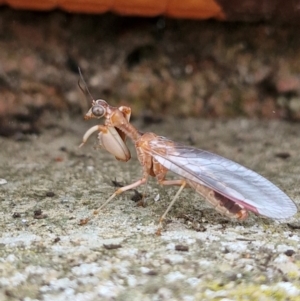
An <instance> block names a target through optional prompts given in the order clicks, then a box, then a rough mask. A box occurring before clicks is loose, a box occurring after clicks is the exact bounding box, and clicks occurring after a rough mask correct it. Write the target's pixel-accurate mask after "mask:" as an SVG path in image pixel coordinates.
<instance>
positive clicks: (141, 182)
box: [94, 177, 147, 214]
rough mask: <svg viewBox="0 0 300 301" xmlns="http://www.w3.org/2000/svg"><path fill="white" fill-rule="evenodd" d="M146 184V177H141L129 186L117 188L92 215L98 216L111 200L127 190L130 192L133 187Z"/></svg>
mask: <svg viewBox="0 0 300 301" xmlns="http://www.w3.org/2000/svg"><path fill="white" fill-rule="evenodd" d="M146 182H147V177H143V178H142V179H140V180H138V181H136V182H134V183H132V184H130V185H127V186H124V187H121V188H119V189H118V190H116V191H115V193H114V194H112V195H111V196H110V197H109V198H108V199H107V200H106V201H105V202H104V203H103V204H102V205H101V206H100V207H99V208H98V209H97V210H95V211H94V214H98V213H99V211H100V210H101V209H102V208H104V207H105V206H106V205H107V204H108V203H109V202H110V201H111V200H112V199H113V198H115V197H116V196H117V195H119V194H121V193H123V192H125V191H127V190H130V189H132V188H135V187H138V186H140V185H142V184H145V183H146Z"/></svg>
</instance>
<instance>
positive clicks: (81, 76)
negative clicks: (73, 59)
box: [78, 66, 94, 100]
mask: <svg viewBox="0 0 300 301" xmlns="http://www.w3.org/2000/svg"><path fill="white" fill-rule="evenodd" d="M78 71H79V75H80V79H79V80H78V87H79V88H80V90H81V91H82V93H83V94H85V91H87V92H88V94H89V95H90V97H91V100H94V97H93V96H92V94H91V93H90V90H89V88H88V86H87V84H86V82H85V80H84V78H83V75H82V73H81V69H80V67H79V66H78ZM80 80H82V82H83V84H84V87H85V91H84V90H83V88H82V87H81V86H80Z"/></svg>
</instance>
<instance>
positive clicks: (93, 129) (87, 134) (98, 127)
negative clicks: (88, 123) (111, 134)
mask: <svg viewBox="0 0 300 301" xmlns="http://www.w3.org/2000/svg"><path fill="white" fill-rule="evenodd" d="M97 131H99V132H101V131H106V127H105V126H104V125H101V124H99V125H95V126H93V127H91V128H90V129H88V130H87V131H86V132H85V134H84V136H83V138H82V143H81V144H80V145H79V147H82V146H83V145H84V144H85V143H86V142H87V140H88V139H89V137H90V136H91V135H92V134H93V133H94V132H97Z"/></svg>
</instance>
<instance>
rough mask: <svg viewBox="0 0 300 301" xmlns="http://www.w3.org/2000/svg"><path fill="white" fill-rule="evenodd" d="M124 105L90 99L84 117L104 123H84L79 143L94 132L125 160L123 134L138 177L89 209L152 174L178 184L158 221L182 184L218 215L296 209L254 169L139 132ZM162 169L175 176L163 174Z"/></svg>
mask: <svg viewBox="0 0 300 301" xmlns="http://www.w3.org/2000/svg"><path fill="white" fill-rule="evenodd" d="M130 114H131V109H130V108H129V107H125V106H121V107H112V106H110V105H109V104H108V103H107V102H106V101H104V100H102V99H98V100H93V101H92V106H91V108H90V109H89V111H88V112H87V113H86V115H85V119H86V120H88V119H91V118H97V119H100V118H104V125H96V126H94V127H92V128H90V129H89V130H88V131H87V132H86V133H85V134H84V136H83V142H82V144H81V145H80V146H82V145H84V143H85V142H86V141H87V140H88V138H89V137H90V136H91V135H92V134H93V133H94V132H97V131H98V132H99V134H98V139H99V144H100V146H101V147H102V148H104V149H105V150H106V151H108V152H109V153H111V154H112V155H114V156H115V157H116V158H117V159H118V160H122V161H128V160H129V159H130V151H129V150H128V147H127V145H126V140H125V139H126V137H128V138H130V139H131V140H132V142H133V143H134V145H135V148H136V152H137V157H138V160H139V162H140V164H141V166H142V169H143V173H142V177H141V178H140V179H139V180H137V181H136V182H134V183H132V184H130V185H127V186H124V187H121V188H118V189H117V190H116V191H115V193H113V194H112V195H111V196H110V197H109V198H108V199H107V200H106V202H104V203H103V204H102V205H101V206H100V208H99V209H98V210H96V212H95V213H98V212H99V210H101V209H102V208H103V207H104V206H106V205H107V204H108V203H109V202H110V201H111V200H112V199H113V198H114V197H116V196H117V195H119V194H121V193H123V192H125V191H127V190H129V189H133V188H136V187H137V186H140V185H142V184H145V183H146V182H147V179H148V177H149V176H152V177H155V178H156V179H157V181H158V183H159V184H161V185H166V186H167V185H177V186H180V188H179V190H178V191H177V193H176V194H175V196H174V198H173V200H172V201H171V202H170V204H169V206H168V208H167V209H166V211H165V212H164V214H163V215H162V216H161V218H160V224H159V226H160V227H162V221H163V220H164V218H165V217H166V215H167V213H168V211H169V210H170V208H171V207H172V205H173V204H174V203H175V201H176V200H177V198H178V196H179V195H180V193H181V191H182V190H183V188H184V187H191V188H193V189H195V191H196V192H197V193H199V194H200V195H202V196H203V197H204V198H205V200H206V201H207V202H208V203H210V204H211V205H212V206H213V207H214V208H215V209H216V210H217V211H218V212H220V213H221V214H223V215H225V216H227V217H230V218H234V219H237V220H244V219H246V218H247V217H248V212H249V211H251V212H253V213H255V214H259V215H263V216H265V217H269V218H273V219H283V218H288V217H291V216H292V215H294V214H295V213H296V212H297V207H296V205H295V203H294V202H293V201H292V200H291V199H290V198H289V197H288V196H287V195H286V194H285V193H284V192H283V191H282V190H280V189H279V188H278V187H277V186H275V185H274V184H273V183H271V182H270V181H269V180H267V179H266V178H264V177H263V176H261V175H259V174H257V173H256V172H254V171H252V170H250V169H248V168H246V167H244V166H242V165H240V164H238V163H236V162H234V161H231V160H229V159H226V158H223V157H221V156H219V155H216V154H213V153H210V152H208V151H204V150H201V149H197V148H193V147H189V146H184V145H181V144H178V143H176V142H174V141H172V140H169V139H167V138H165V137H161V136H158V135H156V134H155V133H151V132H148V133H141V132H140V131H138V130H137V129H136V128H135V127H134V126H133V125H132V124H131V123H130ZM168 171H172V172H174V173H175V174H177V175H178V176H179V177H180V178H179V179H175V180H168V179H166V175H167V172H168Z"/></svg>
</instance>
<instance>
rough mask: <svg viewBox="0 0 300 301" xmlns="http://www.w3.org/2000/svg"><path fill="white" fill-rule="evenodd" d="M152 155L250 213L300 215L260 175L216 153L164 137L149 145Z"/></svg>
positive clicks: (280, 215)
mask: <svg viewBox="0 0 300 301" xmlns="http://www.w3.org/2000/svg"><path fill="white" fill-rule="evenodd" d="M149 146H150V150H149V152H150V154H151V156H153V157H154V158H155V159H156V160H157V161H158V162H159V163H160V164H161V165H163V166H164V167H166V168H167V169H169V170H171V171H172V172H174V173H176V174H178V175H179V176H181V177H182V178H186V179H189V180H192V181H194V182H196V183H199V184H202V185H205V186H207V187H209V188H211V189H212V190H214V191H216V192H218V193H219V194H221V195H223V196H225V197H227V198H228V199H230V200H232V201H234V202H236V203H238V204H241V205H243V206H244V207H245V208H246V209H247V210H250V211H253V212H255V213H259V214H261V215H264V216H266V217H270V218H274V219H283V218H288V217H291V216H292V215H294V214H295V213H296V212H297V207H296V205H295V203H294V202H293V201H292V200H291V199H290V198H289V197H288V196H287V195H286V194H285V193H284V192H283V191H282V190H280V189H279V188H278V187H277V186H276V185H274V184H273V183H271V182H270V181H269V180H267V179H266V178H264V177H263V176H261V175H259V174H257V173H256V172H254V171H252V170H250V169H248V168H246V167H244V166H242V165H240V164H238V163H236V162H234V161H231V160H229V159H226V158H224V157H221V156H218V155H216V154H213V153H210V152H207V151H204V150H201V149H196V148H193V147H187V146H183V145H180V144H177V143H175V142H173V141H171V140H168V139H166V138H164V137H156V138H155V139H153V140H151V141H150V142H149Z"/></svg>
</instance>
